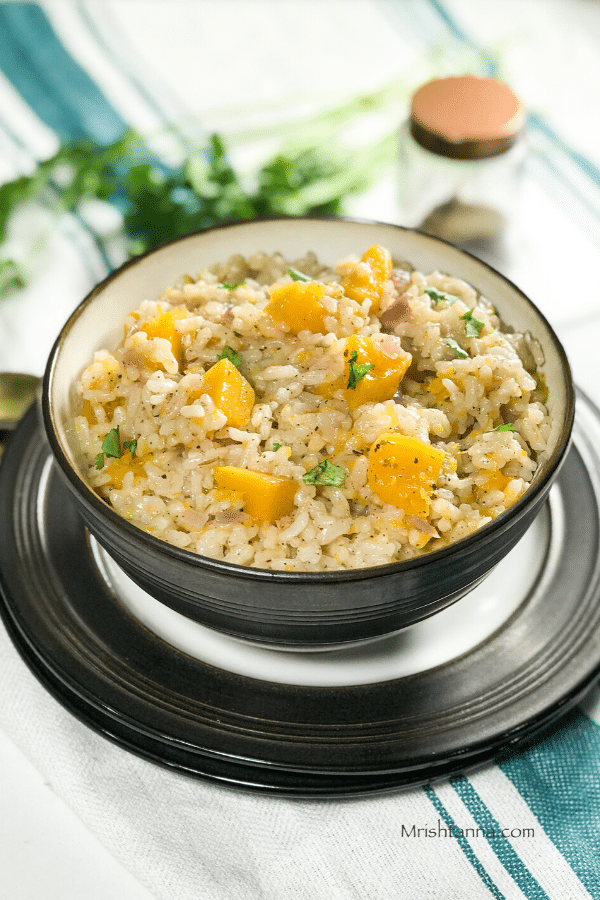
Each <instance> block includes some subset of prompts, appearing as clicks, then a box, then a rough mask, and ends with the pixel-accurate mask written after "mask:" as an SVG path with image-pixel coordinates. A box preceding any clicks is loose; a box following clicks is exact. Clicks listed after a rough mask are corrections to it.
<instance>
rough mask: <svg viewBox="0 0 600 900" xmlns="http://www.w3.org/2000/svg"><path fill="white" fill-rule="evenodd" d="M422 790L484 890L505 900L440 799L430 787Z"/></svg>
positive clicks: (498, 898)
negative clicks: (479, 879)
mask: <svg viewBox="0 0 600 900" xmlns="http://www.w3.org/2000/svg"><path fill="white" fill-rule="evenodd" d="M423 790H424V791H425V793H426V795H427V797H428V798H429V800H430V801H431V803H432V804H433V807H434V809H435V811H436V812H437V814H438V815H439V817H440V818H441V819H443V821H444V824H445V826H446V828H447V829H448V831H450V832H451V834H452V836H453V838H454V839H455V840H456V842H457V844H458V845H459V847H460V849H461V850H462V852H463V853H464V855H465V856H466V858H467V859H468V861H469V862H470V863H471V865H472V866H473V868H474V869H475V871H476V872H477V874H478V875H479V877H480V878H481V880H482V881H483V883H484V884H485V886H486V888H487V889H488V890H489V892H490V893H491V895H492V897H496V898H497V900H505V896H504V894H503V893H502V892H501V891H500V889H499V888H498V887H497V886H496V885H495V884H494V882H493V881H492V879H491V878H490V876H489V875H488V873H487V872H486V870H485V868H484V867H483V866H482V864H481V862H480V861H479V859H478V858H477V856H476V855H475V853H474V852H473V849H472V847H471V845H470V844H469V842H468V840H467V839H466V838H465V836H464V835H463V834H462V831H461V829H460V828H459V827H458V825H457V824H456V822H455V821H454V819H453V818H452V816H451V815H450V813H449V812H448V810H447V809H446V807H445V806H444V804H443V803H442V801H441V800H440V798H439V797H438V796H437V794H436V793H435V791H434V789H433V788H432V787H429V786H427V787H424V788H423Z"/></svg>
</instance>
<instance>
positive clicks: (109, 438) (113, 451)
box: [102, 425, 121, 459]
mask: <svg viewBox="0 0 600 900" xmlns="http://www.w3.org/2000/svg"><path fill="white" fill-rule="evenodd" d="M102 450H103V451H104V453H105V454H106V456H111V457H113V458H114V459H120V457H121V438H120V435H119V426H118V425H117V427H116V428H111V429H110V431H109V432H108V434H107V435H106V437H105V438H104V440H103V441H102Z"/></svg>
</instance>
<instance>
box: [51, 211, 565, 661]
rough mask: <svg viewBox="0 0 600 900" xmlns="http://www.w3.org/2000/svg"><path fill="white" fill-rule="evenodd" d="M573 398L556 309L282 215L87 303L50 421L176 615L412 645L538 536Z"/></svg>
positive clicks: (63, 455)
mask: <svg viewBox="0 0 600 900" xmlns="http://www.w3.org/2000/svg"><path fill="white" fill-rule="evenodd" d="M573 411H574V401H573V387H572V382H571V376H570V372H569V366H568V363H567V361H566V358H565V355H564V352H563V350H562V348H561V346H560V344H559V342H558V340H557V338H556V336H555V334H554V333H553V331H552V329H551V328H550V326H549V325H548V323H547V322H546V320H545V319H544V317H543V316H542V314H541V313H540V312H539V311H538V310H537V309H536V308H535V307H534V305H533V304H532V303H531V302H530V301H529V300H528V299H527V298H526V297H525V296H524V295H523V294H522V293H521V292H520V291H519V290H518V289H517V288H516V287H514V285H512V284H511V283H510V282H508V281H507V280H506V279H504V278H503V277H502V276H500V275H499V274H498V273H497V272H495V271H493V270H492V269H490V268H489V267H488V266H486V265H485V264H483V263H482V262H480V261H478V260H476V259H475V258H473V257H471V256H469V255H468V254H465V253H463V252H462V251H459V250H458V249H456V248H455V247H453V246H451V245H449V244H446V243H444V242H443V241H440V240H438V239H435V238H432V237H429V236H426V235H423V234H420V233H418V232H414V231H411V230H408V229H404V228H401V227H398V226H392V225H380V224H376V223H364V222H357V221H348V220H324V219H310V218H302V219H284V220H269V221H260V222H252V223H244V224H240V225H232V226H226V227H220V228H215V229H211V230H208V231H204V232H200V233H197V234H192V235H188V236H186V237H184V238H180V239H177V240H175V241H172V242H170V243H168V244H166V245H163V246H161V247H160V248H157V249H156V250H154V251H151V252H150V253H148V254H146V255H145V256H143V257H140V258H137V259H135V260H134V261H132V262H130V263H128V264H127V265H125V266H123V267H122V268H121V269H119V270H118V271H117V272H114V273H113V274H112V275H110V276H109V277H108V278H107V279H106V280H105V281H104V282H103V283H102V284H100V285H99V286H98V287H97V288H96V289H95V290H94V291H92V293H91V294H90V295H89V296H88V297H87V298H86V299H85V300H84V301H83V303H82V304H81V305H80V306H79V307H78V309H77V310H76V311H75V312H74V314H73V315H72V316H71V318H70V320H69V321H68V322H67V324H66V325H65V327H64V328H63V330H62V332H61V334H60V336H59V338H58V340H57V342H56V344H55V347H54V349H53V351H52V354H51V357H50V360H49V363H48V367H47V371H46V376H45V383H44V395H43V413H44V421H45V426H46V431H47V434H48V437H49V440H50V444H51V447H52V450H53V453H54V456H55V459H56V461H57V463H58V465H59V467H60V469H61V470H62V472H63V473H64V475H65V476H66V478H67V480H68V483H69V485H70V487H71V488H72V490H73V493H74V497H75V499H76V502H77V504H78V506H79V509H80V511H81V514H82V516H83V520H84V522H85V524H86V525H87V527H88V529H89V530H90V532H91V533H92V534H93V535H94V536H95V537H96V538H97V540H98V541H99V543H100V544H101V545H102V546H103V547H104V548H105V550H106V551H107V552H108V553H109V555H110V556H111V557H112V558H113V559H114V560H115V562H117V564H118V565H120V566H121V567H122V568H123V569H124V570H125V572H126V573H127V574H128V575H129V576H130V577H131V578H132V579H133V580H134V581H135V582H136V583H137V584H138V585H140V586H141V587H142V588H144V589H145V590H147V591H148V592H149V593H150V594H151V595H152V596H154V597H155V598H156V599H158V600H159V601H161V602H163V603H165V604H167V605H168V606H170V607H172V608H173V609H175V610H177V611H178V612H180V613H183V614H184V615H186V616H188V617H190V618H192V619H194V620H195V621H198V622H200V623H202V624H204V625H206V626H208V627H211V628H215V629H217V630H220V631H223V632H225V633H227V634H230V635H234V636H237V637H241V638H245V639H249V640H253V641H258V642H261V643H266V644H274V645H278V646H282V647H295V648H319V647H330V646H339V645H340V644H343V643H348V642H353V641H362V640H366V639H371V638H374V637H377V636H381V635H384V634H389V633H393V632H394V631H397V630H399V629H401V628H403V627H405V626H407V625H410V624H413V623H414V622H416V621H419V620H420V619H423V618H425V617H427V616H430V615H432V614H433V613H435V612H437V611H438V610H440V609H442V608H443V607H445V606H447V605H448V604H450V603H452V602H454V601H456V600H457V599H459V598H460V597H461V596H463V595H464V594H465V593H467V592H468V591H469V590H471V589H472V588H473V587H474V586H475V585H477V584H478V583H479V582H480V581H481V580H482V579H483V578H484V577H485V576H486V574H487V573H488V572H489V571H490V570H491V569H492V568H493V567H494V566H495V565H496V564H497V563H498V562H499V561H500V559H502V557H503V556H504V555H505V554H506V553H507V552H508V551H509V550H510V549H511V548H512V547H513V546H514V545H515V543H516V542H517V541H518V540H519V538H520V537H521V536H522V535H523V533H524V532H525V530H526V529H527V527H528V526H529V525H530V524H531V522H532V521H533V518H534V517H535V515H536V513H537V512H538V510H539V508H540V505H541V503H542V502H543V500H544V498H545V496H546V494H547V492H548V490H549V488H550V485H551V483H552V481H553V479H554V477H555V476H556V474H557V472H558V469H559V467H560V464H561V462H562V461H563V459H564V456H565V453H566V450H567V448H568V444H569V439H570V433H571V428H572V422H573Z"/></svg>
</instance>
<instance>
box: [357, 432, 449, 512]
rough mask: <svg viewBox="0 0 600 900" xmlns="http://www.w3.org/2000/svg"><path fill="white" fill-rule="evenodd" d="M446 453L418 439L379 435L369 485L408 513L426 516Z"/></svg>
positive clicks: (370, 456)
mask: <svg viewBox="0 0 600 900" xmlns="http://www.w3.org/2000/svg"><path fill="white" fill-rule="evenodd" d="M445 456H446V454H445V453H444V452H443V451H442V450H438V449H436V448H435V447H432V446H431V444H426V443H425V442H424V441H420V440H419V439H418V438H413V437H406V436H405V435H402V434H380V435H379V437H378V438H377V440H376V441H375V443H374V444H373V446H372V447H371V449H370V451H369V468H368V472H367V478H368V481H369V486H370V488H371V490H372V491H373V493H375V494H377V496H378V497H379V499H380V500H382V501H383V502H384V503H390V504H391V505H392V506H397V507H398V508H399V509H402V510H404V513H405V515H411V516H423V517H424V516H427V515H428V513H429V507H430V504H431V495H432V493H433V491H434V489H435V485H436V482H437V479H438V478H439V475H440V471H441V468H442V465H443V462H444V459H445Z"/></svg>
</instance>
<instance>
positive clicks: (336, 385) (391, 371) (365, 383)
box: [316, 335, 412, 411]
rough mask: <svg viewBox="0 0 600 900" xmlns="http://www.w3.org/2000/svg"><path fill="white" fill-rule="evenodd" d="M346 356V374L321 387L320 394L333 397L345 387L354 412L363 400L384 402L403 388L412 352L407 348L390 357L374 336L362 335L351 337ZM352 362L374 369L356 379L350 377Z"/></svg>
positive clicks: (318, 390) (348, 341) (317, 391)
mask: <svg viewBox="0 0 600 900" xmlns="http://www.w3.org/2000/svg"><path fill="white" fill-rule="evenodd" d="M354 353H356V357H354ZM344 357H345V366H344V374H343V375H342V376H340V378H338V379H336V380H335V381H333V382H329V383H328V384H324V385H321V386H319V387H318V388H317V389H316V393H318V394H321V395H323V396H326V397H332V396H333V394H334V393H335V391H337V390H339V389H340V388H343V390H344V397H345V399H346V403H347V404H348V408H349V409H351V410H352V411H354V410H355V409H358V407H359V406H362V404H363V403H368V402H373V403H383V402H384V401H385V400H390V399H391V398H392V397H393V396H394V394H395V393H396V391H397V390H398V388H399V387H400V382H401V381H402V379H403V378H404V375H405V374H406V371H407V369H408V367H409V366H410V364H411V361H412V356H411V355H410V353H406V352H405V351H402V353H401V354H400V356H397V357H395V358H392V357H390V356H387V355H386V354H385V353H383V352H382V351H381V350H378V349H377V348H376V347H375V345H374V344H373V341H372V339H371V338H369V337H362V336H360V335H352V336H351V337H349V338H348V340H347V341H346V349H345V350H344ZM351 364H355V365H358V366H369V365H370V366H372V367H373V368H372V369H369V370H368V372H366V374H364V375H362V377H360V378H359V379H358V380H356V379H351V378H350V370H351ZM352 368H354V365H353V366H352ZM352 383H354V386H353V387H348V384H352Z"/></svg>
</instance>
